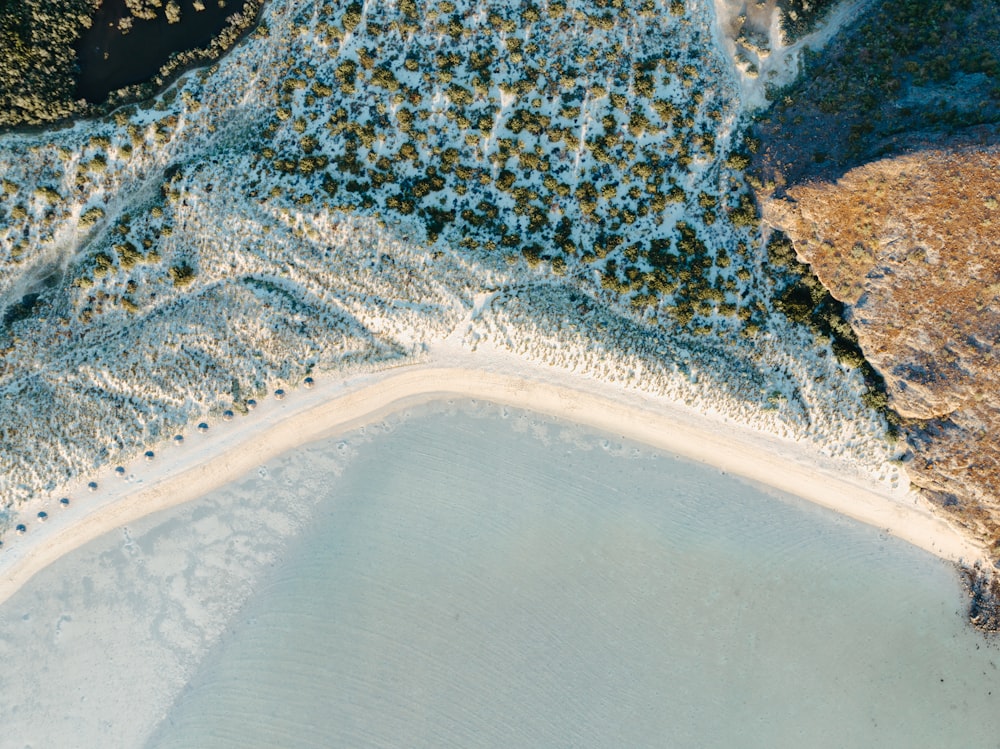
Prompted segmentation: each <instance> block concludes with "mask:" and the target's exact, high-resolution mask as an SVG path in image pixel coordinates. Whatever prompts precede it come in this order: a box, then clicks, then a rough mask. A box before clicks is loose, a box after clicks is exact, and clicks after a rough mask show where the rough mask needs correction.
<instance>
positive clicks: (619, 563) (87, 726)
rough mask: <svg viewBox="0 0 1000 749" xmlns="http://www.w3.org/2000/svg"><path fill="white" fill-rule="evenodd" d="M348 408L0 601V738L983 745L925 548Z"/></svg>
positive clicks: (509, 418) (969, 677)
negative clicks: (328, 427) (360, 420)
mask: <svg viewBox="0 0 1000 749" xmlns="http://www.w3.org/2000/svg"><path fill="white" fill-rule="evenodd" d="M365 432H366V433H365V434H364V435H355V436H353V437H347V438H345V439H342V440H332V441H327V442H323V443H317V444H315V445H312V446H310V447H308V448H306V449H304V450H301V451H299V452H298V453H296V454H295V455H291V456H287V457H286V458H284V459H282V460H279V461H275V462H274V463H273V464H272V465H268V466H267V467H262V468H261V470H260V471H259V472H256V473H254V474H253V475H252V476H249V477H247V479H245V480H244V481H242V482H239V483H238V484H235V485H233V486H231V487H229V488H228V489H227V490H226V491H224V492H220V493H216V494H215V495H212V496H210V497H208V498H206V499H205V500H202V501H200V502H197V503H192V504H191V505H187V506H185V507H183V508H178V509H176V510H173V511H171V512H169V513H166V514H164V515H161V516H157V517H152V518H148V519H146V520H145V521H143V523H142V524H137V525H136V526H135V527H133V528H130V529H128V531H126V532H125V533H124V535H123V534H122V533H119V534H117V535H116V536H115V537H114V538H111V539H105V540H102V541H99V542H94V544H92V545H91V546H90V547H87V548H85V549H83V550H81V551H80V552H78V553H77V554H75V555H70V556H69V557H67V558H65V559H64V560H62V561H61V562H60V563H59V565H57V566H56V567H55V568H53V569H51V570H49V571H47V572H46V573H44V575H41V576H39V577H38V578H36V582H33V583H32V585H31V586H29V588H30V590H29V589H25V590H23V591H21V593H19V594H18V596H17V597H16V598H15V599H11V601H9V602H8V603H7V604H5V605H4V606H3V607H0V633H2V637H0V656H2V657H3V662H4V664H5V667H6V669H7V671H8V672H9V673H14V674H20V676H19V677H18V679H17V680H16V682H15V681H13V680H12V679H10V678H8V681H7V682H4V681H3V679H4V678H5V677H4V676H3V675H0V694H2V695H3V697H2V698H0V722H2V725H3V726H5V727H7V728H8V732H7V734H6V735H7V736H16V737H17V740H16V741H11V742H10V743H3V742H4V741H5V739H0V745H4V746H7V745H9V746H19V747H23V746H26V745H33V746H49V745H53V744H52V743H51V735H55V734H50V735H49V740H48V741H46V734H45V731H46V730H50V729H51V730H55V728H53V726H55V727H56V728H58V726H60V725H61V726H63V728H66V727H73V726H76V727H77V729H78V731H79V732H78V733H77V734H76V735H77V736H83V737H94V736H114V737H118V738H116V739H115V741H116V742H117V743H115V744H114V745H116V746H146V747H149V749H168V748H173V747H185V748H189V747H202V748H205V749H211V748H213V747H219V748H222V747H241V748H245V747H435V748H442V747H505V748H507V747H733V746H740V747H801V746H810V747H856V746H879V747H896V746H898V747H908V748H912V747H946V746H947V747H950V746H962V747H994V746H998V745H1000V738H998V737H1000V733H998V730H1000V710H998V707H1000V671H998V669H997V664H1000V650H998V649H997V647H996V645H994V644H991V643H990V642H989V641H987V640H985V639H984V638H983V637H982V636H981V635H979V634H977V633H975V632H973V631H971V630H970V629H969V628H967V627H966V626H965V624H964V619H963V613H962V609H963V606H964V604H965V602H964V600H963V596H962V594H961V590H960V588H959V585H958V582H957V578H956V576H955V573H954V572H953V570H952V569H951V568H950V567H949V566H948V565H946V564H944V563H941V562H940V561H938V560H936V559H935V558H933V557H931V556H929V555H928V554H926V553H924V552H921V551H919V550H917V549H914V548H912V547H910V546H908V545H906V544H904V543H902V542H898V541H896V540H893V539H891V538H886V537H884V536H883V535H881V534H880V533H879V532H878V531H877V530H876V529H872V528H868V527H865V526H861V525H858V524H856V523H854V522H852V521H848V520H845V519H843V518H840V517H839V516H836V515H834V514H832V513H829V512H827V511H824V510H821V509H819V508H816V507H814V506H812V505H809V504H808V503H805V502H800V501H797V500H794V499H788V498H784V499H782V498H777V497H774V496H769V495H767V494H765V493H763V492H761V491H760V490H758V489H756V488H754V487H751V486H748V485H746V484H744V483H741V482H740V481H737V480H735V479H733V478H731V477H728V476H725V475H722V474H720V473H718V472H717V471H714V470H712V469H709V468H706V467H704V466H698V465H692V464H689V463H684V462H679V461H676V460H674V459H672V458H670V457H669V456H666V455H662V454H658V453H654V452H652V451H649V450H646V449H644V448H641V447H639V446H635V445H631V444H627V443H622V442H621V441H620V440H616V439H614V438H609V437H606V436H601V435H597V434H594V433H591V432H589V431H586V430H582V429H580V428H577V427H575V426H572V425H568V424H564V423H559V422H555V421H553V420H551V419H548V418H544V417H539V416H536V415H533V414H528V413H524V412H520V411H515V410H509V409H503V408H499V407H494V406H484V405H477V406H473V405H471V404H468V403H455V404H451V405H446V404H438V405H437V406H435V407H428V409H427V410H425V411H422V412H421V413H419V414H411V415H410V416H409V417H405V418H404V417H400V418H395V419H393V420H391V421H390V422H387V423H382V424H379V425H374V426H373V427H369V428H368V429H367V430H365ZM102 544H103V545H102ZM84 588H85V589H86V590H89V591H90V592H89V593H86V592H82V591H83V589H84ZM227 596H228V598H227ZM102 612H103V613H102ZM25 616H27V617H28V618H27V619H24V618H23V617H25ZM57 618H60V619H59V620H60V624H59V627H58V628H57V627H56V621H57ZM56 629H58V631H59V632H61V633H62V634H61V635H60V636H58V637H57V636H55V635H53V632H54V631H55V630H56ZM19 637H20V638H21V639H20V640H19V639H18V638H19ZM60 637H61V638H62V639H60ZM67 637H68V638H69V639H67ZM30 638H34V639H30ZM29 641H30V642H36V643H37V642H42V643H43V645H42V646H41V647H35V648H34V650H32V649H31V648H30V647H29V645H28V644H27V643H29ZM53 643H55V644H53ZM81 652H83V653H85V654H89V655H87V656H86V658H89V659H90V660H87V661H86V664H89V665H88V669H89V671H88V670H85V671H84V675H83V676H80V675H79V674H78V673H77V672H78V671H79V670H80V669H79V666H80V660H79V659H80V657H81V656H80V653H81ZM29 657H30V658H31V661H30V663H29V662H27V661H25V664H22V665H24V668H22V669H21V670H20V671H19V670H18V669H19V668H20V666H19V664H21V661H22V660H24V659H26V658H29ZM19 659H20V660H19ZM74 659H76V660H74ZM108 661H112V662H111V663H108ZM67 663H70V664H73V663H76V667H77V668H76V670H75V671H73V674H71V675H70V676H67V675H66V670H67V669H68V668H70V666H67ZM28 667H30V668H31V672H32V675H31V679H33V681H31V680H29V681H30V683H29V686H28V687H24V686H22V685H23V684H24V683H25V680H26V678H27V677H26V676H25V674H26V673H27V669H28ZM39 672H40V673H39ZM74 679H75V680H76V681H74ZM106 679H111V680H117V682H116V683H118V684H119V685H120V687H121V688H120V689H118V690H117V691H115V690H111V691H108V689H102V690H94V689H92V688H91V689H90V690H89V692H88V684H89V685H93V684H95V683H100V684H102V685H104V684H105V681H104V680H106ZM18 690H21V692H23V695H24V698H23V699H22V698H21V696H20V694H19V692H18ZM25 690H26V691H25ZM10 695H18V696H17V697H11V696H10ZM53 695H56V696H55V697H53ZM88 695H89V696H90V700H89V701H88V699H87V697H88ZM99 695H104V696H103V697H100V698H99ZM46 700H48V703H46ZM33 710H35V712H32V711H33ZM39 710H41V711H43V712H44V713H45V714H47V715H50V716H53V717H52V718H50V719H49V720H43V719H40V718H38V717H35V718H32V716H38V715H39V713H38V711H39ZM66 716H68V717H66ZM60 721H62V722H61V723H60ZM132 723H137V724H138V725H139V727H138V728H135V729H133V728H132V727H131V724H132ZM19 732H20V733H19ZM63 735H65V734H63ZM22 737H23V738H26V739H28V740H22ZM75 745H80V746H90V745H97V744H94V743H93V742H92V740H91V739H89V738H86V739H85V740H83V741H82V743H78V744H75ZM106 745H110V744H106Z"/></svg>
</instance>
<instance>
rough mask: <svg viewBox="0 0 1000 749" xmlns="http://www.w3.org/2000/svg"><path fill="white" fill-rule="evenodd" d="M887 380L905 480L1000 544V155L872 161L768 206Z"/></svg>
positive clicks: (772, 220)
mask: <svg viewBox="0 0 1000 749" xmlns="http://www.w3.org/2000/svg"><path fill="white" fill-rule="evenodd" d="M762 202H763V211H764V219H765V221H766V222H767V223H769V224H771V225H772V226H775V227H777V228H781V229H783V230H784V231H785V232H786V233H787V234H788V235H789V237H791V239H792V240H793V242H794V244H795V249H796V252H797V253H798V255H799V257H800V259H801V260H802V261H803V262H807V263H809V264H810V265H811V266H812V268H813V270H814V272H815V273H816V275H817V276H818V277H819V279H820V280H821V281H822V282H823V284H824V285H825V286H826V287H827V288H828V289H829V290H830V293H831V294H833V296H834V297H836V298H837V299H839V300H841V301H842V302H844V303H845V304H846V305H847V306H848V316H849V322H850V323H851V326H852V327H853V328H854V330H855V331H856V333H857V335H858V339H859V341H860V344H861V347H862V350H863V351H864V353H865V355H866V357H867V358H868V360H869V361H870V362H871V364H872V365H873V366H874V367H875V368H876V369H877V370H878V371H879V372H880V373H881V374H882V376H883V377H884V378H885V381H886V386H887V390H888V394H889V398H890V405H891V406H892V407H893V408H894V409H895V410H896V411H897V412H898V413H899V414H900V416H902V417H903V418H904V431H905V434H906V437H907V439H908V441H909V443H910V445H911V446H912V448H913V450H914V453H915V458H914V460H913V461H912V462H911V463H910V464H909V471H910V477H911V480H912V481H913V482H914V483H915V484H916V485H917V486H919V487H922V488H924V489H925V490H927V493H928V495H929V496H931V497H932V498H934V499H936V500H938V501H939V502H941V504H943V505H945V506H948V507H950V508H951V509H952V511H953V512H954V513H955V514H956V516H957V517H959V518H960V519H961V520H962V521H963V522H964V523H965V524H966V525H967V526H968V527H969V528H970V530H971V531H972V532H973V533H974V534H975V535H977V536H979V537H980V538H983V539H986V540H988V541H989V542H991V543H993V542H996V541H997V540H998V538H1000V150H998V149H995V148H994V149H976V150H961V151H958V150H951V151H949V150H936V151H925V152H921V153H916V154H910V155H906V156H900V157H897V158H891V159H885V160H882V161H876V162H872V163H870V164H866V165H865V166H862V167H858V168H856V169H853V170H851V171H849V172H848V173H847V174H845V175H844V176H843V177H842V178H841V179H840V180H838V181H837V182H836V183H835V184H829V183H828V184H819V183H812V184H805V185H799V186H795V187H791V188H788V189H787V191H786V195H785V196H784V197H783V198H781V199H770V200H764V201H762Z"/></svg>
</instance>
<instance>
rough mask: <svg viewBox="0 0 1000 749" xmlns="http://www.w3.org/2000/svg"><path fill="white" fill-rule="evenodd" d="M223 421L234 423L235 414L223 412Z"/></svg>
mask: <svg viewBox="0 0 1000 749" xmlns="http://www.w3.org/2000/svg"><path fill="white" fill-rule="evenodd" d="M222 420H223V421H232V420H233V412H232V411H223V412H222Z"/></svg>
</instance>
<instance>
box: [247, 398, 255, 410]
mask: <svg viewBox="0 0 1000 749" xmlns="http://www.w3.org/2000/svg"><path fill="white" fill-rule="evenodd" d="M255 408H257V401H255V400H254V399H253V398H251V399H250V400H248V401H247V411H253V410H254V409H255Z"/></svg>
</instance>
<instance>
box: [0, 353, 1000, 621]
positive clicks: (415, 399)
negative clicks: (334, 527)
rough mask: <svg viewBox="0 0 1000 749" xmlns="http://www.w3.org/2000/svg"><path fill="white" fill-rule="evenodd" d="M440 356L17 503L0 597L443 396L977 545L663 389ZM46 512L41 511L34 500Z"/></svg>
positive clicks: (903, 534)
mask: <svg viewBox="0 0 1000 749" xmlns="http://www.w3.org/2000/svg"><path fill="white" fill-rule="evenodd" d="M437 359H438V360H437V361H434V360H432V361H431V362H428V363H423V364H414V365H410V366H406V367H400V368H397V369H390V370H385V371H382V372H378V373H375V374H370V375H363V376H358V377H354V378H352V379H348V380H346V381H332V380H331V381H329V382H326V383H321V384H320V385H317V387H315V388H314V389H312V390H305V389H299V390H294V391H291V392H290V393H289V394H288V397H287V398H286V399H285V400H283V401H277V400H275V399H273V398H269V399H267V400H266V401H265V402H263V403H262V404H261V405H260V407H258V409H257V410H256V411H254V412H251V414H249V415H247V416H244V417H237V419H235V420H234V421H232V422H228V423H226V422H219V423H217V424H213V425H212V427H211V429H210V431H209V433H208V434H205V435H201V434H198V433H193V434H189V435H188V437H187V440H186V444H185V445H184V446H182V447H174V446H167V445H164V446H162V448H161V450H162V453H161V452H158V454H157V457H156V459H155V460H154V462H153V463H145V462H142V461H136V462H135V463H133V464H132V465H130V466H128V469H129V471H130V473H129V474H128V479H127V480H122V479H117V478H112V477H111V476H109V475H108V474H109V473H110V469H109V470H107V471H106V472H105V478H104V479H102V480H101V484H102V485H101V486H100V487H99V490H98V491H97V492H96V493H93V494H90V493H86V492H85V491H83V487H84V484H82V483H81V485H80V486H78V487H76V488H77V489H78V491H76V492H75V493H70V494H69V496H72V497H73V501H72V504H71V505H70V507H69V508H67V509H58V504H57V500H56V499H55V498H50V499H47V500H43V501H38V502H33V503H31V505H30V506H28V507H25V508H23V509H22V512H21V517H24V518H31V519H32V520H30V521H22V522H26V523H27V525H28V532H27V533H26V534H25V535H24V536H21V537H17V536H13V535H12V534H9V535H8V537H7V542H6V544H5V546H4V549H3V552H2V554H0V603H2V602H3V601H5V600H7V598H9V597H10V596H11V595H12V594H13V593H14V592H15V591H17V590H18V589H19V588H20V587H21V586H22V585H24V584H25V583H26V582H27V581H28V580H29V579H30V578H31V577H32V576H33V575H34V574H35V573H37V572H39V571H40V570H42V569H44V568H45V567H46V566H48V565H49V564H51V563H52V562H54V561H55V560H56V559H58V558H59V557H61V556H63V555H64V554H66V553H67V552H69V551H72V550H73V549H75V548H77V547H79V546H81V545H83V544H85V543H87V542H88V541H90V540H92V539H94V538H97V537H98V536H100V535H102V534H104V533H107V532H109V531H112V530H114V529H116V528H120V527H122V526H125V525H127V524H128V523H131V522H134V521H135V520H136V519H138V518H140V517H143V516H145V515H148V514H150V513H153V512H157V511H159V510H163V509H166V508H169V507H172V506H174V505H177V504H180V503H182V502H187V501H189V500H192V499H195V498H197V497H200V496H202V495H204V494H206V493H207V492H209V491H211V490H213V489H215V488H218V487H220V486H223V485H224V484H227V483H229V482H231V481H233V480H235V479H237V478H239V477H241V476H242V475H244V474H246V473H248V472H249V471H251V470H252V469H254V468H256V467H258V466H260V465H262V464H264V463H266V462H267V461H269V460H272V459H273V458H276V457H277V456H279V455H281V454H282V453H285V452H287V451H289V450H292V449H295V448H296V447H299V446H301V445H304V444H306V443H308V442H312V441H314V440H317V439H320V438H323V437H328V436H333V435H336V434H338V433H344V432H347V431H349V430H351V429H354V428H357V427H358V426H361V425H363V424H365V423H371V422H373V421H377V420H378V419H380V418H383V417H384V416H386V415H388V414H389V413H392V412H394V411H398V410H401V409H403V408H406V407H408V406H413V405H417V404H421V403H427V402H430V401H433V400H438V399H441V398H446V397H466V398H474V399H482V400H490V401H493V402H497V403H504V404H508V405H511V406H515V407H520V408H525V409H529V410H532V411H537V412H539V413H544V414H548V415H552V416H557V417H562V418H565V419H568V420H571V421H574V422H577V423H579V424H583V425H586V426H589V427H593V428H596V429H599V430H603V431H606V432H610V433H613V434H615V435H617V436H620V437H624V438H627V439H631V440H635V441H639V442H643V443H646V444H648V445H651V446H653V447H656V448H660V449H662V450H665V451H668V452H670V453H674V454H676V455H680V456H683V457H685V458H688V459H691V460H695V461H699V462H702V463H706V464H709V465H712V466H716V467H718V468H719V469H721V470H723V471H725V472H727V473H730V474H733V475H736V476H741V477H743V478H746V479H749V480H751V481H755V482H759V483H760V484H763V485H766V486H770V487H773V488H774V489H777V490H780V491H782V492H787V493H789V494H793V495H796V496H799V497H802V498H804V499H807V500H810V501H812V502H815V503H817V504H819V505H822V506H824V507H828V508H830V509H832V510H835V511H837V512H840V513H842V514H844V515H847V516H849V517H852V518H854V519H856V520H859V521H861V522H864V523H868V524H871V525H873V526H877V527H879V528H883V529H885V530H886V531H887V532H889V533H891V534H892V535H895V536H897V537H899V538H902V539H904V540H906V541H908V542H910V543H912V544H914V545H916V546H918V547H920V548H923V549H926V550H927V551H929V552H931V553H933V554H936V555H938V556H940V557H942V558H944V559H947V560H951V561H956V560H958V559H965V560H972V559H978V558H981V557H983V556H984V555H983V552H982V550H981V549H980V548H978V547H976V546H975V545H974V544H972V543H971V542H970V541H968V540H967V539H965V538H963V537H962V536H961V535H960V534H959V533H958V532H957V531H956V530H955V529H954V528H952V527H951V526H950V525H949V524H948V523H947V522H946V521H945V520H944V519H942V518H940V517H936V516H934V515H932V514H931V512H930V511H929V510H928V508H927V507H926V506H924V505H923V504H922V503H921V502H920V501H919V500H918V499H917V498H916V497H915V496H913V495H909V494H907V495H903V496H899V497H893V496H890V495H889V494H888V493H886V492H885V491H880V490H879V489H878V488H877V487H875V486H866V485H864V482H863V481H861V480H858V479H854V478H852V477H851V476H850V475H849V474H848V473H846V472H845V471H844V469H843V466H838V465H837V464H836V463H834V462H832V461H824V460H822V459H820V458H818V457H817V456H816V455H815V454H812V453H810V452H809V451H808V450H806V449H805V448H804V447H801V446H799V445H797V444H795V443H791V442H787V441H782V440H778V439H776V438H771V437H768V436H766V435H761V434H759V433H756V432H753V431H751V430H749V429H746V428H743V427H740V426H737V425H734V424H731V423H726V422H724V421H721V420H713V419H711V418H709V417H705V416H700V415H698V414H696V413H694V412H691V411H687V410H685V409H682V408H680V407H678V406H675V405H673V404H670V403H667V402H665V401H663V400H661V399H655V398H652V397H650V396H645V395H642V394H639V393H635V392H631V391H625V390H624V389H623V388H621V387H616V386H615V385H612V384H608V383H601V382H598V381H595V380H590V379H586V378H581V377H579V376H574V375H572V374H570V373H565V372H562V371H560V370H556V369H553V368H550V367H545V366H541V365H533V364H531V363H529V362H525V361H523V360H520V359H516V358H514V357H503V356H487V355H479V354H468V353H450V354H449V355H447V356H443V357H437ZM43 509H44V510H45V511H47V512H48V513H49V516H50V517H49V520H48V521H46V522H45V523H40V522H38V521H37V520H34V517H35V515H36V513H37V512H38V511H39V510H43Z"/></svg>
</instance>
